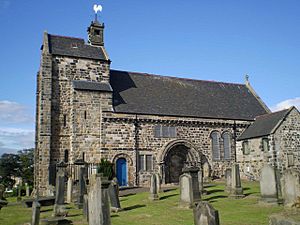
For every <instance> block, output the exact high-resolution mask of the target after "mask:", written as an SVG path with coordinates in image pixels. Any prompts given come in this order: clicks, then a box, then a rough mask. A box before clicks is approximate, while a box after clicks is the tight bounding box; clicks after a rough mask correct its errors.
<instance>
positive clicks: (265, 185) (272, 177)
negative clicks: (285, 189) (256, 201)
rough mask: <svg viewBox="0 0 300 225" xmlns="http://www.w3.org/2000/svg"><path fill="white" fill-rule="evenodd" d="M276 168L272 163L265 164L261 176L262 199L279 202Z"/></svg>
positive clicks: (268, 201) (267, 201)
mask: <svg viewBox="0 0 300 225" xmlns="http://www.w3.org/2000/svg"><path fill="white" fill-rule="evenodd" d="M277 182H278V181H277V175H276V170H275V168H274V167H273V166H271V165H268V164H266V165H264V167H263V168H262V169H261V176H260V194H261V200H262V201H263V202H266V203H278V184H277Z"/></svg>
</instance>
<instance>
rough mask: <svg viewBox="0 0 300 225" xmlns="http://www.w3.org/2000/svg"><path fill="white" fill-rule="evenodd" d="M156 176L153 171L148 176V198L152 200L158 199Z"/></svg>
mask: <svg viewBox="0 0 300 225" xmlns="http://www.w3.org/2000/svg"><path fill="white" fill-rule="evenodd" d="M157 182H158V181H157V176H156V174H155V173H153V174H151V177H150V193H149V199H150V200H152V201H155V200H159V197H158V191H157Z"/></svg>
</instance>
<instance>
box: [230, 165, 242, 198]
mask: <svg viewBox="0 0 300 225" xmlns="http://www.w3.org/2000/svg"><path fill="white" fill-rule="evenodd" d="M229 197H232V198H243V197H245V195H244V194H243V188H242V184H241V177H240V169H239V164H237V163H235V164H233V165H232V168H231V190H230V195H229Z"/></svg>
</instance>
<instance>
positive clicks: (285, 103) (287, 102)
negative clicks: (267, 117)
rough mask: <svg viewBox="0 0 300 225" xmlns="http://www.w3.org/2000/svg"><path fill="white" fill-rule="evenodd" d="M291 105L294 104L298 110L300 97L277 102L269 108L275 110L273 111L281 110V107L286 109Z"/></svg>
mask: <svg viewBox="0 0 300 225" xmlns="http://www.w3.org/2000/svg"><path fill="white" fill-rule="evenodd" d="M291 106H295V107H296V108H297V109H298V110H300V97H297V98H291V99H287V100H284V101H282V102H279V103H277V104H276V105H275V106H273V107H271V110H272V111H273V112H275V111H278V110H282V109H288V108H289V107H291Z"/></svg>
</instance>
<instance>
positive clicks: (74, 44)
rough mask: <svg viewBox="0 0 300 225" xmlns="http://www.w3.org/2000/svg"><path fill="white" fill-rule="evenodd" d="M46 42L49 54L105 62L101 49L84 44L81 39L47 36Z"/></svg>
mask: <svg viewBox="0 0 300 225" xmlns="http://www.w3.org/2000/svg"><path fill="white" fill-rule="evenodd" d="M48 41H49V50H50V53H51V54H53V55H62V56H71V57H81V58H87V59H97V60H99V59H100V60H106V59H105V53H104V52H103V49H102V48H100V47H95V46H91V45H88V44H85V42H84V40H83V39H81V38H73V37H64V36H58V35H51V34H48Z"/></svg>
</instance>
